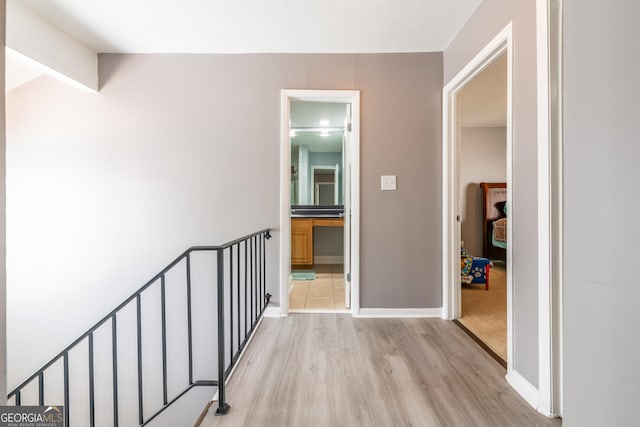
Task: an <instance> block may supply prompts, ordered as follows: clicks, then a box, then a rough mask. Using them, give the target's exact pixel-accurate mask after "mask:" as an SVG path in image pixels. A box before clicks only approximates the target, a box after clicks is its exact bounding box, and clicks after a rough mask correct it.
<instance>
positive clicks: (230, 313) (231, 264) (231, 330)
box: [229, 246, 233, 362]
mask: <svg viewBox="0 0 640 427" xmlns="http://www.w3.org/2000/svg"><path fill="white" fill-rule="evenodd" d="M229 360H230V361H231V362H233V246H231V247H230V248H229Z"/></svg>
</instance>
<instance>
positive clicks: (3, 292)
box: [0, 0, 7, 405]
mask: <svg viewBox="0 0 640 427" xmlns="http://www.w3.org/2000/svg"><path fill="white" fill-rule="evenodd" d="M6 9H7V2H6V0H0V42H2V46H4V42H5V27H6V25H5V23H6V22H5V18H6ZM1 50H2V52H0V182H1V183H2V185H0V405H4V404H5V402H6V396H7V267H6V266H7V264H6V255H7V253H6V247H7V246H6V243H7V238H6V206H7V203H6V185H5V184H6V166H5V153H6V150H5V134H6V132H5V94H4V73H5V66H4V64H5V62H4V61H5V50H4V49H1Z"/></svg>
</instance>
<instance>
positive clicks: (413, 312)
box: [354, 307, 442, 318]
mask: <svg viewBox="0 0 640 427" xmlns="http://www.w3.org/2000/svg"><path fill="white" fill-rule="evenodd" d="M354 317H437V318H440V317H442V307H438V308H361V309H360V311H359V312H358V314H356V315H355V316H354Z"/></svg>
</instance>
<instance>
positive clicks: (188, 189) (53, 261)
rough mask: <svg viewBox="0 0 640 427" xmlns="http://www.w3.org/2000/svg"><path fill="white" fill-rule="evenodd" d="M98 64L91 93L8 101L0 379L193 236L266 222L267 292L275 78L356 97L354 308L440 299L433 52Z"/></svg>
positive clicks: (58, 89)
mask: <svg viewBox="0 0 640 427" xmlns="http://www.w3.org/2000/svg"><path fill="white" fill-rule="evenodd" d="M99 64H100V81H101V90H100V93H98V94H90V93H84V92H79V91H77V90H74V89H72V88H69V87H67V86H65V85H63V84H62V83H60V82H57V81H54V80H52V79H49V78H48V77H42V78H39V79H37V80H35V81H33V82H31V83H29V84H27V85H24V86H22V87H20V88H18V89H16V90H15V91H13V92H11V93H9V94H8V96H7V132H8V139H7V140H8V147H7V155H8V169H7V173H8V176H7V185H8V190H7V191H8V193H7V194H8V206H9V207H8V221H9V227H8V230H9V233H8V244H9V246H8V248H9V259H8V272H9V281H8V283H9V288H8V290H9V296H8V297H9V325H8V333H9V337H10V339H11V340H12V341H11V342H10V344H11V345H10V349H12V350H11V353H10V358H9V360H10V367H11V370H10V372H11V378H10V382H11V383H15V382H17V381H18V380H19V379H20V378H23V377H24V376H25V375H27V374H28V373H31V372H33V371H34V370H35V369H37V367H38V365H40V364H41V363H42V362H43V361H44V360H45V359H48V358H49V357H50V356H51V355H53V354H54V353H55V352H56V351H58V350H59V349H60V348H61V347H62V346H63V345H64V344H66V343H68V342H70V341H71V340H72V339H73V338H74V337H76V336H77V335H79V334H80V333H81V332H83V331H84V330H85V329H86V328H87V327H88V326H89V325H90V324H92V323H93V322H94V321H95V320H97V318H98V316H99V315H102V314H105V313H107V312H108V311H109V310H110V309H111V308H113V307H114V306H115V305H116V304H117V303H118V302H120V301H121V300H122V299H123V298H124V297H125V296H127V295H129V294H130V293H131V292H132V291H133V290H134V289H136V288H137V287H138V286H140V285H141V284H142V283H144V282H145V281H146V280H147V279H148V278H149V277H151V276H152V275H153V274H155V273H156V272H157V271H159V270H160V269H161V268H162V267H163V266H164V265H166V264H167V263H168V262H169V261H170V260H172V259H173V258H174V257H175V256H176V255H178V254H179V253H181V252H182V251H183V250H184V249H185V248H186V247H188V246H191V245H197V244H216V243H222V242H225V241H227V240H230V239H232V238H235V237H237V236H240V235H243V234H246V233H248V232H251V231H253V230H257V229H260V228H263V227H271V228H273V229H275V230H276V231H275V232H274V233H273V234H274V239H271V240H270V241H269V245H268V249H269V252H268V254H267V257H268V258H267V274H268V283H269V289H268V290H269V291H270V292H271V293H272V294H274V295H276V298H277V295H278V281H277V275H278V260H277V256H278V252H279V248H278V240H279V235H278V231H277V228H278V224H279V200H278V199H279V176H280V167H279V163H280V135H279V132H280V130H279V125H280V90H281V89H283V88H300V89H303V88H313V89H359V90H361V107H362V108H361V109H362V115H361V136H362V140H361V157H362V159H361V160H362V169H361V184H362V192H361V206H362V218H361V221H362V229H361V242H360V244H361V256H362V265H361V271H362V277H361V279H362V285H361V297H362V299H361V304H362V306H363V307H369V308H373V307H389V308H397V307H425V308H428V307H440V306H441V286H440V280H441V267H440V264H441V258H440V253H441V239H440V234H441V232H440V223H441V218H440V200H441V198H440V187H441V184H440V182H441V181H440V174H441V169H440V163H441V162H440V157H441V154H440V144H441V142H440V140H441V88H442V55H441V54H439V53H433V54H380V55H376V54H370V55H366V54H365V55H351V54H348V55H347V54H345V55H115V54H107V55H101V56H100V59H99ZM246 153H251V155H250V156H247V155H246ZM382 174H397V175H398V191H395V192H381V191H380V188H379V185H380V175H382ZM33 248H37V251H34V249H33ZM50 301H56V304H55V305H52V304H50ZM276 303H277V301H276ZM33 312H37V313H40V314H41V317H39V318H34V316H32V315H31V313H33ZM42 318H46V319H47V322H42V321H41V319H42ZM18 337H19V342H18ZM25 343H26V344H25ZM29 343H31V344H34V345H35V343H37V344H38V345H37V349H36V348H35V347H33V348H31V347H28V345H29ZM25 345H26V346H27V347H25Z"/></svg>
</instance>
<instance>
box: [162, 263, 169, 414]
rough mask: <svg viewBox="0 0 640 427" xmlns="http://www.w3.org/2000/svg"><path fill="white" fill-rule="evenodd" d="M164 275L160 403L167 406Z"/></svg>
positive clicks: (163, 286) (163, 285) (163, 284)
mask: <svg viewBox="0 0 640 427" xmlns="http://www.w3.org/2000/svg"><path fill="white" fill-rule="evenodd" d="M164 280H165V278H164V274H163V275H162V276H160V303H161V305H162V402H163V404H165V405H166V404H167V402H168V401H169V399H168V398H167V307H166V295H165V289H164V288H165V283H164Z"/></svg>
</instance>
